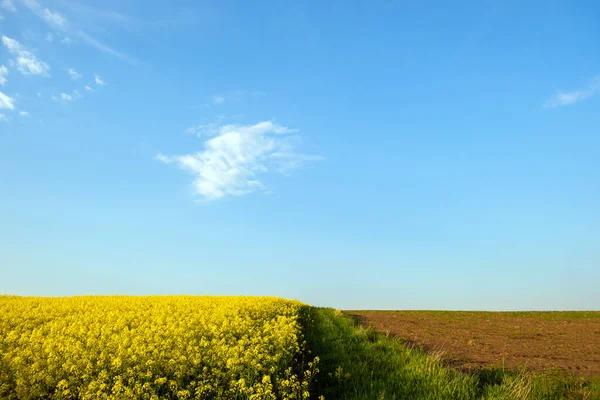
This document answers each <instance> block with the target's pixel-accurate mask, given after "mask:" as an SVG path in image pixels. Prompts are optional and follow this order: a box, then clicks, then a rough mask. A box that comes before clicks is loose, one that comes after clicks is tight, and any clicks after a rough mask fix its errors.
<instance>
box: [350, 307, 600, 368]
mask: <svg viewBox="0 0 600 400" xmlns="http://www.w3.org/2000/svg"><path fill="white" fill-rule="evenodd" d="M347 314H349V315H351V316H353V317H355V318H358V319H359V320H360V321H361V322H362V323H363V324H364V325H368V326H372V327H374V328H375V329H376V330H378V331H380V332H383V333H386V334H389V335H392V336H394V337H399V338H403V339H404V340H406V341H407V342H409V343H411V344H414V345H417V346H420V347H424V348H425V349H427V350H429V351H440V352H441V353H442V358H443V359H444V360H446V361H447V362H449V363H450V364H452V365H454V366H457V367H459V368H461V369H465V370H476V369H481V368H485V367H489V366H505V367H506V368H509V369H514V370H516V369H518V368H521V367H525V368H527V369H530V370H535V371H549V370H552V369H560V370H563V371H567V372H572V373H574V374H576V375H579V376H582V377H592V376H600V312H523V313H516V312H506V313H500V312H455V311H347Z"/></svg>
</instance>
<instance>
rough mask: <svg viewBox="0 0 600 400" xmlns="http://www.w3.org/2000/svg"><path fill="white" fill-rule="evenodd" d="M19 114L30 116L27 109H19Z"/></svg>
mask: <svg viewBox="0 0 600 400" xmlns="http://www.w3.org/2000/svg"><path fill="white" fill-rule="evenodd" d="M19 115H20V116H22V117H27V116H29V113H28V112H27V111H19Z"/></svg>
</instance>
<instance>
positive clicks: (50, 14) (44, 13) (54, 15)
mask: <svg viewBox="0 0 600 400" xmlns="http://www.w3.org/2000/svg"><path fill="white" fill-rule="evenodd" d="M21 3H23V4H24V5H25V7H27V8H29V10H31V12H33V13H34V14H36V15H37V16H38V17H40V18H42V19H43V20H44V21H46V23H47V24H48V25H50V26H51V27H53V28H58V29H65V28H66V26H67V18H66V17H65V16H64V15H62V14H61V13H59V12H57V11H52V10H49V9H47V8H42V6H41V5H40V3H38V2H37V1H36V0H21Z"/></svg>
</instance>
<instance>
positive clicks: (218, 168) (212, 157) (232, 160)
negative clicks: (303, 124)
mask: <svg viewBox="0 0 600 400" xmlns="http://www.w3.org/2000/svg"><path fill="white" fill-rule="evenodd" d="M215 130H216V134H215V135H214V136H213V137H211V138H210V139H207V140H206V141H205V142H204V150H202V151H199V152H197V153H192V154H184V155H179V156H172V157H169V156H165V155H162V154H158V155H157V156H156V157H155V159H156V160H158V161H160V162H163V163H166V164H168V163H175V164H177V165H178V166H179V167H181V168H182V169H184V170H186V171H188V172H190V173H191V174H192V175H194V182H193V187H194V192H195V193H196V194H198V195H200V196H202V197H203V198H204V199H206V200H216V199H219V198H221V197H224V196H241V195H245V194H248V193H251V192H254V191H256V190H260V189H265V185H264V184H263V183H262V182H261V181H260V180H259V179H258V175H260V174H266V173H268V172H270V171H275V172H280V173H283V172H285V171H288V170H290V169H294V168H298V167H300V166H301V165H302V164H303V163H304V162H305V161H308V160H317V159H321V157H319V156H308V155H303V154H299V153H296V152H295V151H294V142H295V141H296V140H297V139H298V138H297V137H294V136H289V135H288V134H289V133H291V132H296V130H294V129H289V128H287V127H285V126H282V125H277V124H275V123H273V122H271V121H264V122H260V123H257V124H255V125H222V126H219V127H217V128H215Z"/></svg>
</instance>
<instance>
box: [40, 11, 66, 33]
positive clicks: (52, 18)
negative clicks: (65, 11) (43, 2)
mask: <svg viewBox="0 0 600 400" xmlns="http://www.w3.org/2000/svg"><path fill="white" fill-rule="evenodd" d="M42 18H44V20H45V21H46V22H48V23H49V24H50V25H53V26H56V27H60V28H62V27H63V26H64V25H65V23H66V22H67V19H66V18H65V17H64V15H62V14H61V13H59V12H54V11H50V10H48V9H47V8H44V10H43V11H42Z"/></svg>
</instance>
